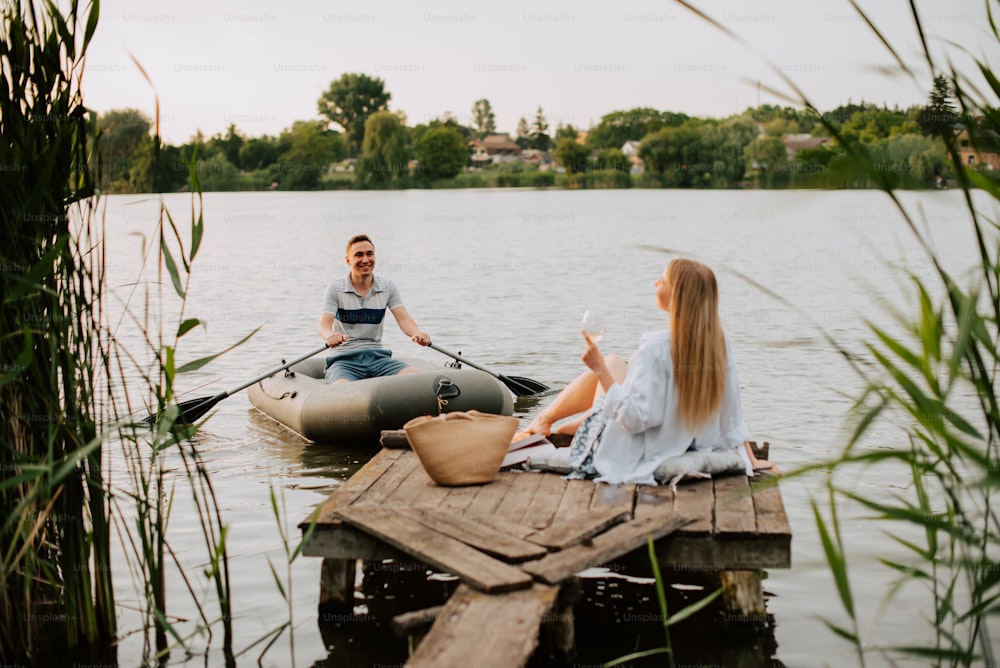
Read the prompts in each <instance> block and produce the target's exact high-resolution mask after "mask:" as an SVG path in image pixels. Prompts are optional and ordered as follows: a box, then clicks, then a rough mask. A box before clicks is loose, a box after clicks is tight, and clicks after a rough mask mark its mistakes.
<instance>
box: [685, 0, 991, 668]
mask: <svg viewBox="0 0 1000 668" xmlns="http://www.w3.org/2000/svg"><path fill="white" fill-rule="evenodd" d="M678 2H680V3H681V4H683V5H685V6H686V7H688V8H689V9H691V10H692V11H694V12H696V13H698V14H699V15H700V16H702V17H703V18H704V19H705V20H707V21H709V22H710V23H712V24H714V25H715V26H716V27H717V28H719V29H720V30H721V31H723V32H725V33H727V34H728V35H729V36H730V37H733V38H735V39H736V40H737V41H740V42H742V43H744V44H745V42H743V40H742V39H740V38H739V36H737V35H735V34H734V33H732V31H730V30H729V29H728V28H726V27H724V26H722V25H721V24H719V23H717V22H716V21H714V20H712V19H711V18H710V17H708V16H707V15H706V14H704V13H702V12H701V11H699V10H698V9H695V8H694V7H692V6H691V5H689V4H688V3H686V2H684V1H683V0H678ZM851 5H852V6H853V7H854V9H855V11H856V12H857V13H858V15H859V17H860V18H861V20H863V21H864V22H865V24H866V25H867V26H868V27H869V28H870V29H871V31H872V32H873V33H874V34H875V36H876V37H877V38H878V39H879V40H880V41H881V42H882V44H883V45H884V46H885V48H886V49H887V51H888V53H889V54H890V55H891V56H892V58H893V59H894V60H895V62H896V66H897V70H898V72H899V76H904V77H907V78H909V79H911V80H912V81H914V82H917V83H918V85H922V88H923V89H924V90H928V91H930V90H932V87H933V86H934V80H935V78H936V77H938V76H940V75H943V76H944V77H945V78H946V80H947V81H948V83H949V84H950V86H951V88H952V90H953V91H954V97H955V100H956V101H957V103H958V106H959V112H958V113H956V114H955V118H954V120H955V124H954V128H953V129H954V131H955V132H945V133H944V134H943V135H942V137H941V141H942V142H943V143H944V147H945V148H946V150H947V152H948V156H949V159H950V163H951V167H952V169H953V170H954V173H955V175H956V181H957V186H958V188H959V189H960V191H961V195H962V207H964V209H965V214H966V215H965V216H964V217H965V218H966V220H967V224H968V226H969V229H970V231H971V233H972V234H971V238H972V239H973V246H972V247H971V248H970V249H969V251H970V253H969V257H970V259H973V261H974V262H975V266H974V268H973V270H972V273H971V275H969V276H968V277H963V278H960V277H959V276H958V275H956V274H954V273H952V272H953V271H954V270H952V269H949V268H947V267H946V266H945V265H944V262H943V260H942V258H941V257H940V256H939V254H938V253H937V252H936V250H935V248H934V246H933V244H932V243H931V242H930V240H929V239H928V238H927V237H926V236H925V234H924V233H923V232H922V231H921V228H920V226H918V224H917V223H918V221H917V220H916V219H915V218H914V217H913V216H912V215H911V213H910V212H909V211H908V210H907V208H906V207H905V206H904V205H903V204H902V202H901V201H900V199H899V196H898V193H897V188H898V185H899V184H898V179H897V178H896V175H895V174H894V173H892V172H891V171H890V170H885V169H880V167H883V165H880V164H879V163H878V162H877V161H876V160H875V159H874V158H873V157H872V156H871V155H870V154H869V153H868V152H867V150H866V148H865V146H864V145H862V144H861V143H859V142H855V141H852V140H850V139H848V138H845V137H843V136H842V135H841V134H840V132H839V128H838V126H837V125H836V124H835V123H833V122H832V121H830V120H829V119H827V118H825V117H824V116H823V115H822V114H819V112H818V110H817V109H816V107H815V106H813V105H812V103H811V102H810V101H809V98H808V96H807V95H806V94H805V93H804V92H803V91H802V90H801V88H799V87H798V86H797V85H796V84H795V83H794V82H792V81H791V80H790V79H789V78H788V77H787V76H786V75H785V74H784V73H783V72H782V71H781V69H780V68H778V67H775V66H773V65H772V69H773V71H774V72H775V74H776V75H777V76H778V77H779V78H780V79H781V80H782V81H783V83H784V84H785V85H786V86H787V87H788V88H789V89H790V90H791V91H792V92H793V94H791V95H788V94H784V93H782V92H780V91H777V90H769V92H770V93H771V94H773V95H775V96H778V97H779V98H782V99H785V100H787V101H789V102H791V103H793V104H799V105H803V106H805V107H807V108H809V109H812V110H813V111H815V112H816V113H817V115H818V117H819V120H820V122H821V123H822V124H823V125H824V126H825V128H826V129H827V131H828V132H829V134H830V135H831V136H832V137H833V138H834V139H835V141H837V142H838V143H839V144H840V145H841V147H842V148H844V150H845V151H846V153H847V154H848V156H849V158H850V159H849V160H848V161H846V162H845V163H844V164H843V165H842V169H843V170H844V171H845V174H846V176H848V177H850V178H849V179H848V182H852V181H854V180H859V179H860V180H863V181H867V182H870V183H874V184H876V185H877V187H878V188H880V189H881V190H883V191H884V192H885V193H886V195H887V196H888V197H889V198H890V199H891V201H892V202H893V203H894V205H895V206H896V208H897V209H898V211H899V215H900V219H901V221H902V223H903V225H904V226H905V227H906V228H907V229H908V231H909V233H910V234H911V235H912V236H913V237H914V238H915V239H916V240H917V241H918V243H919V245H920V247H921V248H922V249H923V251H924V253H925V255H926V258H927V260H928V261H929V265H930V271H928V272H923V273H917V272H911V273H910V274H909V276H908V279H909V284H910V286H911V290H912V291H911V295H912V303H911V306H912V308H911V310H909V311H901V312H899V313H898V315H897V325H898V326H899V330H898V331H899V332H900V333H898V334H893V333H890V332H889V331H888V330H887V329H886V328H885V327H883V326H878V325H876V324H871V325H870V331H871V338H870V339H869V340H867V341H864V342H863V348H864V352H863V353H862V354H861V355H854V354H851V353H849V352H848V351H847V350H846V344H844V343H843V342H836V341H833V340H832V339H830V338H829V337H827V338H828V340H829V341H830V342H831V343H832V344H833V345H834V346H835V347H836V348H837V349H838V350H839V351H840V352H841V353H843V354H844V356H845V359H846V360H847V361H848V362H849V363H850V364H851V366H852V367H853V368H854V369H855V370H856V371H857V372H858V373H859V375H860V376H861V378H862V379H863V381H864V384H865V389H864V391H863V393H862V394H861V396H859V397H858V398H857V400H856V402H855V405H854V408H853V410H852V412H851V415H850V418H849V421H848V426H849V428H850V432H849V437H848V438H847V439H846V444H845V446H844V448H843V450H842V452H840V453H839V454H838V455H837V456H835V457H834V458H833V459H832V460H831V461H827V462H823V463H821V464H819V465H817V466H812V467H809V468H807V469H803V470H801V471H799V472H798V473H797V474H799V475H802V474H806V473H809V472H814V471H816V470H827V469H828V470H829V472H830V474H829V475H828V476H827V477H826V486H827V490H826V491H827V494H826V497H825V498H820V499H816V500H814V502H813V508H814V514H815V518H816V523H817V527H818V529H819V534H820V539H821V544H822V548H823V551H824V553H825V555H826V559H827V563H828V566H829V568H830V571H831V573H832V575H833V577H834V582H835V585H836V590H837V594H838V597H839V599H840V603H841V606H842V608H843V611H844V614H845V616H846V618H847V620H848V622H849V623H848V625H846V626H845V625H844V624H843V623H840V622H834V621H832V620H829V619H828V620H826V623H827V625H828V627H829V629H830V630H831V631H832V632H833V633H835V634H836V635H838V636H840V637H842V638H844V639H846V640H847V641H848V642H850V643H851V644H852V645H853V647H854V648H855V651H856V655H857V660H858V663H859V664H861V665H864V664H865V663H866V661H867V659H868V656H869V655H870V654H872V653H877V654H878V655H879V656H880V658H884V657H885V656H886V655H888V656H889V657H890V660H892V661H895V660H907V661H912V660H920V661H922V662H926V663H929V664H931V665H950V666H973V665H996V663H997V657H996V655H995V651H994V644H993V643H994V642H995V639H994V637H993V636H995V634H996V633H997V629H996V621H995V620H996V619H997V614H998V613H1000V516H998V512H997V508H996V505H995V502H994V498H993V495H994V494H995V492H996V490H997V488H998V487H1000V459H998V454H1000V453H998V452H997V448H998V440H1000V408H998V398H997V386H996V381H997V373H998V371H1000V345H998V344H1000V234H998V233H1000V224H998V218H997V212H1000V187H998V185H997V179H996V178H995V176H994V174H991V173H990V172H989V171H988V170H986V171H980V170H979V169H977V168H976V167H974V166H970V165H969V164H964V163H963V161H962V159H961V156H960V152H959V146H958V143H957V141H956V133H957V131H958V130H959V129H962V128H964V129H965V130H967V131H968V133H969V142H970V145H971V147H973V148H978V149H981V150H982V151H984V152H985V151H993V152H996V151H998V150H1000V78H998V77H997V75H996V74H995V73H994V71H993V70H992V69H991V67H990V65H989V62H988V61H987V60H985V59H984V58H972V60H973V61H974V63H975V65H974V67H973V68H972V70H973V73H972V74H971V75H967V74H966V73H964V72H963V71H960V70H959V69H957V68H956V66H955V65H954V63H955V62H957V60H958V58H956V57H957V56H960V55H962V56H964V55H969V56H970V57H971V54H967V53H965V52H964V51H963V49H962V47H961V46H958V45H954V44H951V45H948V46H947V47H946V49H945V55H944V56H943V57H941V58H940V59H939V58H938V57H936V56H935V55H934V53H933V52H932V49H931V48H930V47H929V40H928V35H927V34H926V33H925V31H924V28H923V26H924V25H925V21H924V17H923V16H922V15H921V13H920V12H919V11H918V9H917V7H916V3H915V2H911V3H910V15H909V16H907V17H904V18H905V20H906V21H907V22H909V23H911V24H912V25H913V26H914V31H915V36H916V37H917V38H918V40H919V43H920V45H921V47H922V54H921V55H922V60H923V62H922V63H919V64H913V63H908V62H906V60H905V59H904V58H903V57H902V56H901V55H900V54H899V52H897V50H896V49H895V48H894V47H893V45H892V44H891V43H890V42H889V40H888V39H887V38H886V37H885V35H884V34H883V33H882V32H881V31H880V30H879V28H878V26H877V25H876V24H875V23H874V22H873V21H872V20H871V19H870V17H869V16H868V15H867V14H866V13H865V12H864V11H863V10H862V8H861V7H860V6H858V5H857V3H855V2H854V1H853V0H851ZM982 6H983V10H984V23H985V27H988V29H989V30H990V33H991V35H992V37H991V39H992V40H994V42H995V44H996V45H997V46H1000V33H998V30H997V25H996V21H995V16H994V13H993V12H994V7H995V4H992V3H990V2H984V3H983V5H982ZM921 72H922V73H921ZM976 191H979V193H978V194H977V193H976ZM989 207H992V210H990V209H989ZM887 433H894V434H895V435H896V438H894V439H891V440H888V441H887V440H886V437H885V436H884V434H887ZM872 467H877V471H878V474H879V475H880V476H892V477H893V478H896V477H898V476H899V475H902V476H905V477H906V478H907V479H908V480H909V481H910V484H909V485H908V486H907V487H906V489H905V490H902V491H900V492H899V493H896V494H893V495H892V496H891V497H890V498H886V495H883V494H877V493H876V491H874V490H868V491H865V488H863V487H862V488H860V490H859V489H858V488H857V487H856V486H853V485H852V484H851V483H852V481H853V480H854V479H856V477H857V475H858V474H859V473H863V472H865V471H869V470H870V469H871V468H872ZM845 508H846V509H847V510H848V511H849V512H857V511H859V510H860V511H862V512H867V513H870V514H871V517H872V519H874V521H876V522H878V523H879V526H880V527H881V529H882V530H883V532H884V534H885V536H886V538H887V540H888V541H889V543H890V544H891V545H892V546H893V548H894V549H895V552H896V553H899V554H900V555H901V556H892V557H890V556H885V557H883V558H882V559H880V563H881V565H882V566H884V567H885V569H886V570H885V575H886V578H885V581H886V582H887V585H886V589H885V591H884V593H883V598H882V601H881V603H880V605H881V607H882V610H883V614H886V615H889V616H893V617H895V618H898V619H907V620H911V621H913V622H920V620H921V618H922V619H923V620H924V623H926V625H927V630H928V631H929V633H925V634H922V637H923V638H925V639H926V640H924V641H923V642H919V641H916V642H913V641H909V640H908V641H906V642H903V643H898V644H892V643H884V642H880V641H878V640H877V639H873V638H872V637H870V636H869V637H866V635H865V634H866V633H868V634H871V630H870V629H871V628H872V627H871V625H870V624H868V623H866V622H867V621H868V617H865V618H864V619H863V615H862V613H863V611H864V612H869V611H870V609H871V608H872V607H874V602H873V601H872V599H871V597H872V596H873V595H874V594H875V593H874V592H870V591H865V592H856V591H855V590H854V588H853V587H852V584H851V577H850V570H851V567H852V566H853V565H856V559H855V558H854V556H853V555H852V551H851V549H852V548H851V536H850V534H849V533H847V532H845V531H842V530H841V520H840V518H842V517H843V516H844V511H845ZM913 587H917V588H918V589H917V591H918V592H922V593H923V595H924V596H925V597H926V598H925V600H926V608H925V609H924V610H923V611H916V610H914V609H913V606H912V600H913V599H912V597H911V598H908V599H906V601H905V602H903V601H902V600H901V599H900V597H899V594H900V592H901V591H902V590H903V589H905V588H910V589H911V591H912V588H913Z"/></svg>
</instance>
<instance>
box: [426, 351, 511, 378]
mask: <svg viewBox="0 0 1000 668" xmlns="http://www.w3.org/2000/svg"><path fill="white" fill-rule="evenodd" d="M427 347H428V348H433V349H434V350H436V351H438V352H439V353H441V354H442V355H447V356H448V357H450V358H452V359H453V360H458V361H459V362H461V363H462V364H468V365H469V366H471V367H472V368H473V369H479V370H480V371H485V372H486V373H488V374H490V375H491V376H493V377H494V378H500V374H498V373H497V372H496V371H490V370H489V369H485V368H483V367H481V366H479V365H478V364H476V363H475V362H470V361H469V360H467V359H465V358H464V357H462V356H461V355H457V354H455V353H453V352H449V351H447V350H445V349H444V348H442V347H440V346H437V345H435V344H433V343H430V344H428V346H427Z"/></svg>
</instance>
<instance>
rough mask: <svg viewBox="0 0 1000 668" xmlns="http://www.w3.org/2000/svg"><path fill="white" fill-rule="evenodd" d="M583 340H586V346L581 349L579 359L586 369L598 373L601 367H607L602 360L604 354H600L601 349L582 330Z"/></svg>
mask: <svg viewBox="0 0 1000 668" xmlns="http://www.w3.org/2000/svg"><path fill="white" fill-rule="evenodd" d="M583 340H584V341H585V342H586V345H587V348H586V350H584V351H583V356H582V357H581V358H580V359H582V360H583V363H584V364H586V365H587V368H588V369H590V370H591V371H593V372H594V373H598V371H599V370H600V369H601V368H602V367H605V368H606V367H607V365H606V364H605V362H604V355H603V354H601V349H600V348H598V347H597V344H596V343H594V342H593V341H591V340H590V337H589V336H587V332H583Z"/></svg>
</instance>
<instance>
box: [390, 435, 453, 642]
mask: <svg viewBox="0 0 1000 668" xmlns="http://www.w3.org/2000/svg"><path fill="white" fill-rule="evenodd" d="M382 433H383V434H385V432H382ZM442 610H444V606H443V605H435V606H432V607H430V608H424V609H423V610H413V611H411V612H404V613H403V614H401V615H396V616H395V617H393V618H392V621H391V622H390V623H389V628H391V629H392V632H393V633H395V634H396V635H397V636H399V637H401V638H405V637H406V636H408V635H410V634H411V633H416V632H420V631H423V630H424V629H425V628H427V627H428V626H430V625H431V624H433V623H434V620H435V619H437V618H438V615H440V614H441V611H442Z"/></svg>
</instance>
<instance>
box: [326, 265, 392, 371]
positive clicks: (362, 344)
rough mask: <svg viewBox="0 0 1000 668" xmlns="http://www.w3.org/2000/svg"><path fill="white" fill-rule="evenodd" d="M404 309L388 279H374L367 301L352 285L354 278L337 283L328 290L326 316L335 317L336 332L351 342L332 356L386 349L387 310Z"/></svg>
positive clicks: (346, 278)
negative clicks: (385, 322)
mask: <svg viewBox="0 0 1000 668" xmlns="http://www.w3.org/2000/svg"><path fill="white" fill-rule="evenodd" d="M402 305H403V299H402V297H400V296H399V290H398V289H397V288H396V284H395V283H393V282H392V281H391V280H389V279H388V278H382V277H381V276H372V288H371V290H369V291H368V294H366V295H365V296H364V297H362V296H361V295H360V294H358V291H357V290H355V289H354V286H353V285H352V284H351V275H350V273H348V274H347V275H346V276H343V277H341V278H338V279H335V280H333V281H331V282H330V284H329V285H328V286H326V296H325V298H324V300H323V311H322V312H323V313H332V314H333V316H334V319H335V321H334V323H333V325H334V329H335V331H338V332H343V333H345V334H347V336H348V339H347V341H345V342H344V343H342V344H341V345H339V346H337V347H336V348H334V349H333V350H331V351H330V352H331V356H333V357H336V356H337V355H340V354H344V353H349V352H353V351H356V350H369V349H372V348H381V347H382V323H383V321H384V320H385V311H386V309H389V310H392V309H394V308H396V307H397V306H402Z"/></svg>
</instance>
